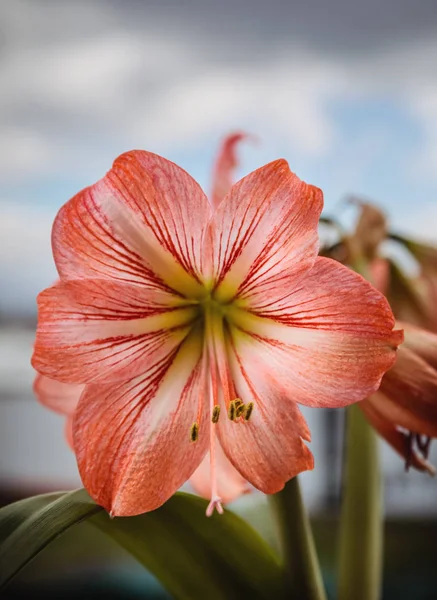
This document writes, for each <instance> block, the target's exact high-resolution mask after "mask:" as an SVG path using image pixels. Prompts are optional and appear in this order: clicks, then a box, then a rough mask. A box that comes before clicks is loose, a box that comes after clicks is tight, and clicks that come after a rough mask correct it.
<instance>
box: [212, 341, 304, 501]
mask: <svg viewBox="0 0 437 600" xmlns="http://www.w3.org/2000/svg"><path fill="white" fill-rule="evenodd" d="M227 354H228V358H229V362H230V368H231V371H232V376H233V380H234V384H235V387H236V391H237V394H238V397H239V398H240V399H241V400H242V401H243V402H244V403H245V404H247V403H249V402H254V408H253V411H252V415H251V417H250V419H249V420H247V421H246V420H244V419H240V420H238V421H231V420H230V419H229V418H228V416H227V414H226V411H227V409H226V406H225V405H224V403H223V401H222V413H223V415H221V416H220V419H219V422H218V435H219V439H220V443H221V445H222V447H223V450H224V452H225V454H226V456H227V457H228V459H229V460H230V461H231V463H232V464H233V465H234V467H235V468H236V469H237V470H238V471H239V472H240V473H241V475H242V476H243V477H244V478H245V479H247V480H248V481H249V482H250V483H251V484H252V485H254V486H255V487H256V488H257V489H259V490H261V491H262V492H265V493H266V494H273V493H275V492H278V491H279V490H281V489H282V488H283V487H284V485H285V483H286V482H287V481H288V480H289V479H291V478H292V477H295V476H296V475H298V474H299V473H301V472H302V471H306V470H308V469H313V467H314V459H313V456H312V454H311V452H310V451H309V449H308V448H307V447H306V445H305V444H304V442H303V440H307V441H310V431H309V429H308V426H307V424H306V422H305V419H304V418H303V416H302V415H301V413H300V411H299V408H298V407H297V404H295V403H294V402H291V401H290V400H289V398H288V396H287V395H286V394H285V393H284V391H283V390H282V389H281V388H280V387H278V386H277V385H276V382H275V380H274V378H273V377H271V376H270V374H269V372H268V371H264V372H263V373H262V374H261V375H259V374H257V373H255V372H254V369H253V368H252V365H251V358H248V357H246V356H245V355H244V353H241V354H240V353H238V354H237V353H236V351H235V347H233V346H232V344H231V343H229V344H228V348H227Z"/></svg>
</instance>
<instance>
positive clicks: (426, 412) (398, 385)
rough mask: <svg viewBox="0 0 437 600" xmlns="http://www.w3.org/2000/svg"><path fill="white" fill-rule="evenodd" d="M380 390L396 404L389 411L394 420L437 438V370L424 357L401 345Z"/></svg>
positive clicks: (408, 427)
mask: <svg viewBox="0 0 437 600" xmlns="http://www.w3.org/2000/svg"><path fill="white" fill-rule="evenodd" d="M380 390H381V392H382V393H383V394H384V395H385V396H387V398H388V399H391V400H392V401H393V404H392V405H391V407H390V409H388V408H387V412H388V413H391V414H392V415H393V416H392V420H394V421H395V422H396V423H398V424H399V425H401V426H403V427H405V428H407V429H411V430H412V431H415V432H417V433H424V434H426V435H430V436H432V437H434V436H437V371H436V370H435V369H434V368H433V367H431V366H430V365H428V364H427V363H426V362H425V361H424V360H423V359H422V358H420V356H418V355H417V354H415V353H414V352H413V351H411V350H409V349H408V348H406V347H405V346H401V347H400V348H399V351H398V356H397V360H396V363H395V365H394V366H393V367H392V368H391V369H390V371H388V373H386V374H385V376H384V378H383V380H382V383H381V388H380Z"/></svg>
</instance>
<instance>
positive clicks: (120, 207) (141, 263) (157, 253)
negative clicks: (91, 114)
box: [52, 150, 211, 293]
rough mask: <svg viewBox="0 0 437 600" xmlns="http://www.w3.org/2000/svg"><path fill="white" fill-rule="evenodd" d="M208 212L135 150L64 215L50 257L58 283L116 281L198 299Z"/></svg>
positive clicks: (190, 186)
mask: <svg viewBox="0 0 437 600" xmlns="http://www.w3.org/2000/svg"><path fill="white" fill-rule="evenodd" d="M210 214H211V209H210V206H209V203H208V200H207V198H206V196H205V194H204V193H203V192H202V190H201V188H200V187H199V185H198V184H197V183H196V182H195V181H194V179H192V178H191V177H190V176H189V175H188V174H187V173H186V172H185V171H183V170H182V169H180V168H179V167H177V166H176V165H175V164H173V163H171V162H170V161H168V160H165V159H164V158H161V157H159V156H156V155H155V154H151V153H149V152H144V151H139V150H134V151H132V152H127V153H126V154H122V155H121V156H119V157H118V158H117V159H116V161H115V162H114V165H113V167H112V169H111V170H110V171H109V173H108V174H107V175H106V176H105V177H104V178H103V179H101V180H100V181H99V182H97V183H96V184H94V185H93V186H91V187H89V188H86V189H84V190H83V191H82V192H80V193H79V194H77V195H76V196H75V197H74V198H72V199H71V200H70V201H69V202H67V204H65V205H64V206H63V208H61V210H60V212H59V213H58V216H57V218H56V221H55V224H54V226H53V235H52V241H53V253H54V257H55V262H56V266H57V268H58V271H59V274H60V276H61V279H81V278H91V279H94V278H97V279H102V278H103V279H114V280H118V281H127V282H139V283H142V284H143V285H147V286H149V287H153V288H160V289H166V288H168V287H170V288H172V289H176V290H177V291H179V292H182V293H186V292H190V293H196V291H198V289H199V286H198V283H197V280H198V278H199V274H200V272H201V259H202V238H203V229H204V227H205V226H206V224H207V222H208V219H209V218H210Z"/></svg>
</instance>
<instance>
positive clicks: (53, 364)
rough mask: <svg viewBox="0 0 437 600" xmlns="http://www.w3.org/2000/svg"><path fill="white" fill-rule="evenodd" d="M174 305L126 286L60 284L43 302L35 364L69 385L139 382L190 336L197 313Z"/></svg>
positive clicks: (170, 300)
mask: <svg viewBox="0 0 437 600" xmlns="http://www.w3.org/2000/svg"><path fill="white" fill-rule="evenodd" d="M174 299H176V300H178V298H177V297H176V296H174V295H171V294H169V293H167V292H164V291H160V290H150V289H147V288H144V287H142V286H139V285H131V284H127V283H114V282H110V281H107V280H106V281H105V280H94V281H92V280H80V281H63V282H62V281H61V282H59V283H57V284H56V285H54V286H52V287H51V288H48V289H47V290H45V291H43V292H41V294H40V295H39V296H38V305H39V311H38V330H37V336H36V343H35V347H34V354H33V358H32V364H33V366H34V367H35V369H37V370H38V371H39V372H40V373H43V374H44V375H46V376H48V377H51V378H56V379H59V380H60V381H64V382H66V383H87V382H91V381H93V382H98V381H104V382H108V381H117V380H121V379H130V378H132V377H135V376H136V375H138V374H139V373H141V372H142V371H144V369H145V368H146V367H147V366H150V364H151V363H158V362H159V361H160V360H162V358H164V357H165V356H166V355H167V354H168V353H169V352H172V351H173V350H174V349H175V348H176V347H177V346H178V345H179V344H180V343H181V341H182V340H183V339H184V338H185V336H186V335H187V333H188V332H189V331H190V327H191V322H192V320H193V318H194V317H195V316H196V313H195V309H194V308H183V307H182V308H177V305H175V304H174V303H173V300H174ZM172 303H173V306H172Z"/></svg>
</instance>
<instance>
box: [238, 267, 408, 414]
mask: <svg viewBox="0 0 437 600" xmlns="http://www.w3.org/2000/svg"><path fill="white" fill-rule="evenodd" d="M253 302H254V310H255V309H256V310H257V311H258V312H259V314H260V315H261V314H262V315H266V316H269V317H271V318H263V317H260V316H255V315H253V314H252V315H251V314H249V313H248V312H247V311H243V310H241V311H239V313H235V314H234V324H235V326H234V329H233V331H234V336H235V345H236V348H237V352H238V354H239V355H241V356H244V357H245V360H246V361H247V364H248V370H249V369H250V373H251V375H250V377H252V374H253V376H254V377H258V378H260V377H272V378H274V380H275V383H276V385H277V386H278V387H280V388H281V389H282V390H283V393H284V394H285V395H286V396H287V397H288V398H290V400H292V401H293V402H298V403H301V404H306V405H308V406H320V407H339V406H345V405H347V404H351V403H353V402H358V401H359V400H362V399H363V398H365V397H366V396H368V395H370V394H371V393H373V392H374V391H375V390H376V389H378V387H379V385H380V382H381V378H382V376H383V374H384V373H385V372H386V371H387V370H388V369H389V368H390V367H391V366H392V365H393V363H394V361H395V359H396V352H395V350H396V347H397V346H398V344H399V343H400V342H401V341H402V332H401V331H392V328H393V325H394V318H393V315H392V312H391V310H390V307H389V305H388V303H387V301H386V299H385V298H384V297H383V296H382V295H381V294H380V293H379V292H377V291H376V290H375V289H374V288H373V287H372V286H371V285H370V284H369V283H368V282H367V281H365V280H364V279H363V278H362V277H361V276H359V275H357V274H356V273H354V272H353V271H351V270H350V269H348V268H346V267H344V266H342V265H340V264H339V263H337V262H335V261H332V260H330V259H327V258H318V259H317V260H316V262H315V265H314V267H313V268H312V269H311V271H310V272H309V273H308V275H307V276H306V277H305V278H304V279H302V280H301V281H300V283H299V284H298V285H297V286H296V287H295V288H294V289H293V290H291V291H288V292H287V293H284V294H283V297H282V298H279V297H278V296H277V295H276V299H275V300H273V299H272V300H271V301H270V302H269V301H268V300H267V301H266V302H264V304H261V302H262V299H261V295H257V296H256V297H255V298H254V300H253ZM256 303H258V304H256ZM273 319H274V320H273ZM237 326H238V327H239V328H240V329H237ZM241 329H243V330H245V331H246V332H247V333H246V334H244V333H243V332H242V331H241Z"/></svg>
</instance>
